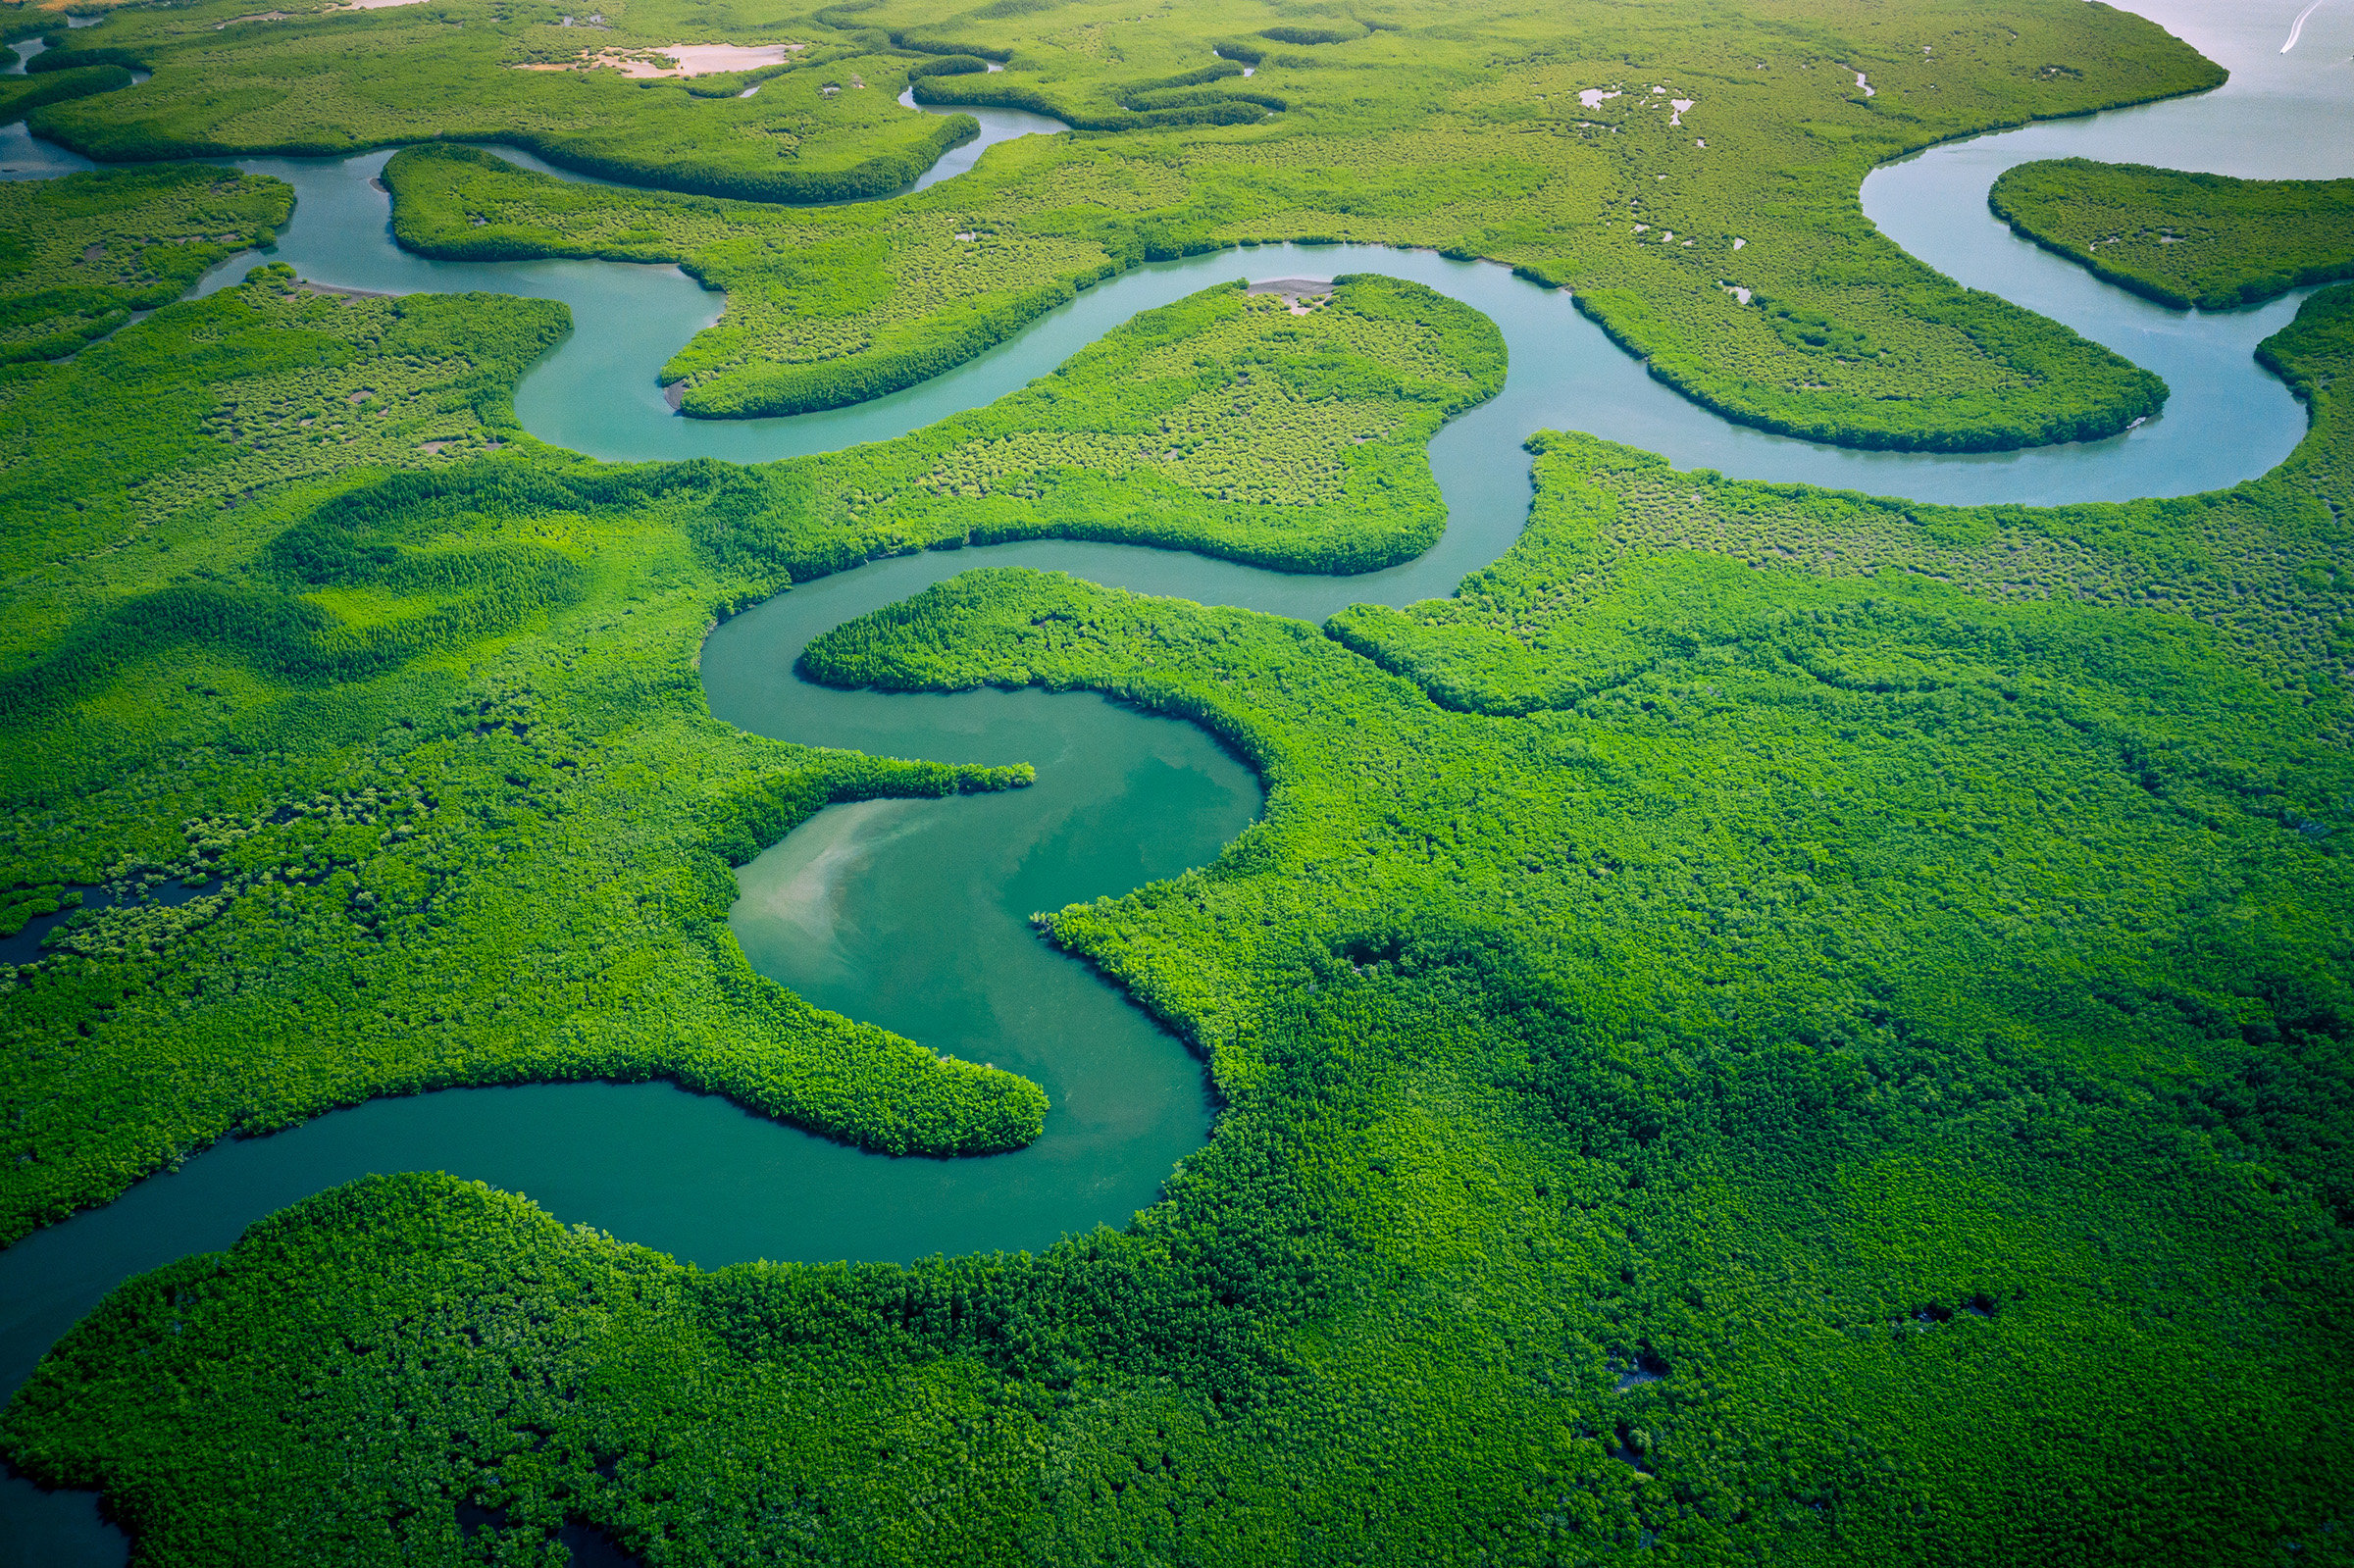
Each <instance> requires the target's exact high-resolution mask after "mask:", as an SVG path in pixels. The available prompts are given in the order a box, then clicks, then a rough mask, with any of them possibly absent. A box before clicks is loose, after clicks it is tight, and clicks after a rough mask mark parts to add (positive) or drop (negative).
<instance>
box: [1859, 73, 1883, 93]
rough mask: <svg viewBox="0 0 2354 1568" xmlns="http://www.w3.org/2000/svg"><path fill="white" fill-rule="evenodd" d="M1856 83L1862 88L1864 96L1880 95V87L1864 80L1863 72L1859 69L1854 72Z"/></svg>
mask: <svg viewBox="0 0 2354 1568" xmlns="http://www.w3.org/2000/svg"><path fill="white" fill-rule="evenodd" d="M1856 85H1857V86H1859V87H1861V88H1863V89H1864V96H1865V97H1867V98H1877V97H1878V96H1879V95H1880V89H1879V88H1877V87H1875V86H1873V85H1872V84H1871V83H1870V82H1868V81H1866V80H1865V79H1864V73H1863V72H1861V71H1859V72H1857V73H1856Z"/></svg>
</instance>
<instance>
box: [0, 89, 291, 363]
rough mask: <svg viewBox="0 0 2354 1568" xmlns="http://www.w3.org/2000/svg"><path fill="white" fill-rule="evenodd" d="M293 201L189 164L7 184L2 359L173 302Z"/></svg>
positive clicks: (53, 348) (1, 199)
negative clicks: (134, 312) (136, 311)
mask: <svg viewBox="0 0 2354 1568" xmlns="http://www.w3.org/2000/svg"><path fill="white" fill-rule="evenodd" d="M44 79H45V78H44ZM293 210H294V191H293V187H292V186H290V185H288V184H286V183H285V182H284V181H283V180H279V179H270V178H267V177H260V176H254V175H239V174H236V173H234V172H233V171H230V170H223V169H212V168H205V167H202V166H199V165H193V164H167V165H164V166H163V167H161V168H155V169H139V170H126V171H122V172H118V173H104V174H91V175H71V176H68V177H64V178H61V179H39V180H34V179H22V180H10V181H7V182H5V183H0V364H5V363H8V362H10V361H13V360H28V359H55V358H57V357H59V356H60V355H63V354H68V353H71V352H72V351H73V350H74V349H76V348H77V347H79V346H80V345H81V344H83V343H84V342H87V341H88V340H89V339H91V338H93V337H102V336H104V335H105V334H106V333H108V332H111V331H113V330H114V329H116V328H118V327H121V326H122V325H123V324H124V323H125V322H127V321H128V320H129V319H130V313H131V312H132V311H134V310H153V309H155V308H156V307H157V306H159V305H165V304H169V303H171V302H172V301H173V300H175V299H178V298H179V296H180V295H181V294H183V293H185V292H186V291H187V289H188V286H189V285H190V284H192V283H194V282H195V281H196V280H197V279H198V278H202V277H203V276H204V275H205V274H206V273H208V272H210V271H211V270H212V269H213V268H215V267H217V266H219V265H220V264H221V263H222V262H224V261H226V260H228V259H229V258H230V256H233V255H235V254H236V253H237V252H238V251H240V250H245V249H249V248H251V247H253V246H255V245H261V244H266V243H268V242H269V240H270V238H271V234H272V231H273V230H274V229H276V228H278V227H279V226H281V225H282V224H283V223H285V221H286V219H287V217H288V215H289V214H291V213H292V212H293Z"/></svg>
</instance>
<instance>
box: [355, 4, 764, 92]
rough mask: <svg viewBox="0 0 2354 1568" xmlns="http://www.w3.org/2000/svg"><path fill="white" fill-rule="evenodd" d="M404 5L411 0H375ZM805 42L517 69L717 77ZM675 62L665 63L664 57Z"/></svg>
mask: <svg viewBox="0 0 2354 1568" xmlns="http://www.w3.org/2000/svg"><path fill="white" fill-rule="evenodd" d="M376 3H377V4H379V5H401V4H404V3H411V0H376ZM808 47H809V46H808V45H807V44H805V43H762V44H738V43H673V44H665V45H663V46H662V47H661V48H659V49H599V50H597V51H596V52H595V53H594V54H591V55H586V56H584V57H583V58H581V59H579V60H576V61H573V62H572V63H570V64H567V65H532V66H517V67H515V68H514V69H515V70H517V71H595V70H600V69H602V70H611V71H618V72H620V73H621V74H622V75H623V76H725V75H727V74H728V73H729V72H732V71H757V70H759V69H760V68H761V67H762V66H781V65H783V64H784V63H785V62H786V61H787V60H788V59H790V58H791V57H792V56H793V53H794V52H795V51H797V50H801V49H806V48H808ZM666 59H667V60H671V61H675V62H676V64H675V65H670V66H665V65H663V64H662V61H664V60H666Z"/></svg>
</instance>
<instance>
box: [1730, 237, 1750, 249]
mask: <svg viewBox="0 0 2354 1568" xmlns="http://www.w3.org/2000/svg"><path fill="white" fill-rule="evenodd" d="M1748 243H1749V241H1748V240H1746V239H1736V240H1734V241H1733V249H1735V250H1739V249H1740V248H1741V247H1742V246H1744V245H1746V244H1748Z"/></svg>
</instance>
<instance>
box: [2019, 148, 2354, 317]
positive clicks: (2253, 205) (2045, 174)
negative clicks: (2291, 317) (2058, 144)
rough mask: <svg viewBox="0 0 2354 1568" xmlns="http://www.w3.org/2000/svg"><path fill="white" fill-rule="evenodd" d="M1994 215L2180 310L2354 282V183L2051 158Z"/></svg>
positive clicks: (2024, 171)
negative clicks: (2352, 279)
mask: <svg viewBox="0 0 2354 1568" xmlns="http://www.w3.org/2000/svg"><path fill="white" fill-rule="evenodd" d="M1986 203H1987V205H1988V206H1990V207H1992V208H1993V209H1994V212H1995V216H1996V217H1998V218H2001V219H2003V220H2005V221H2006V222H2008V223H2009V224H2010V225H2011V227H2012V228H2013V229H2014V230H2015V231H2017V232H2019V233H2021V234H2024V235H2026V236H2027V237H2028V238H2029V239H2032V240H2033V241H2035V243H2037V244H2038V245H2041V246H2042V247H2043V248H2044V249H2046V250H2049V251H2053V252H2056V253H2057V254H2059V255H2062V256H2066V257H2067V258H2068V259H2069V260H2071V261H2074V262H2081V263H2083V264H2084V265H2085V266H2087V267H2089V268H2091V269H2092V270H2093V271H2094V272H2096V273H2098V274H2100V275H2101V276H2102V277H2103V278H2108V279H2109V280H2110V281H2111V282H2113V283H2118V284H2121V285H2123V286H2124V287H2126V288H2129V289H2131V290H2133V292H2135V293H2136V294H2142V295H2146V296H2148V297H2149V298H2151V299H2154V300H2157V301H2159V302H2160V303H2161V304H2166V305H2172V306H2174V307H2175V308H2176V309H2177V310H2188V309H2189V308H2190V307H2192V306H2193V305H2196V306H2197V307H2198V308H2199V309H2201V310H2229V309H2230V308H2231V307H2232V306H2234V305H2253V304H2255V303H2257V302H2258V301H2259V300H2266V299H2271V298H2272V297H2273V296H2274V295H2276V294H2280V293H2285V292H2286V291H2287V290H2289V289H2291V288H2295V287H2297V286H2298V285H2299V284H2301V283H2326V282H2328V281H2329V280H2330V279H2332V278H2348V277H2354V179H2233V178H2231V177H2228V176H2226V175H2202V174H2184V173H2182V172H2181V171H2179V170H2174V169H2151V168H2148V167H2146V166H2144V165H2141V164H2098V163H2094V162H2092V161H2091V160H2090V159H2088V158H2060V159H2049V160H2046V161H2044V162H2042V163H2033V164H2020V165H2018V166H2017V167H2015V168H2012V169H2007V170H2005V171H2004V172H2003V177H2001V178H2000V179H1997V180H1996V181H1995V182H1994V187H1993V188H1992V189H1991V190H1989V191H1988V192H1987V193H1986Z"/></svg>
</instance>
